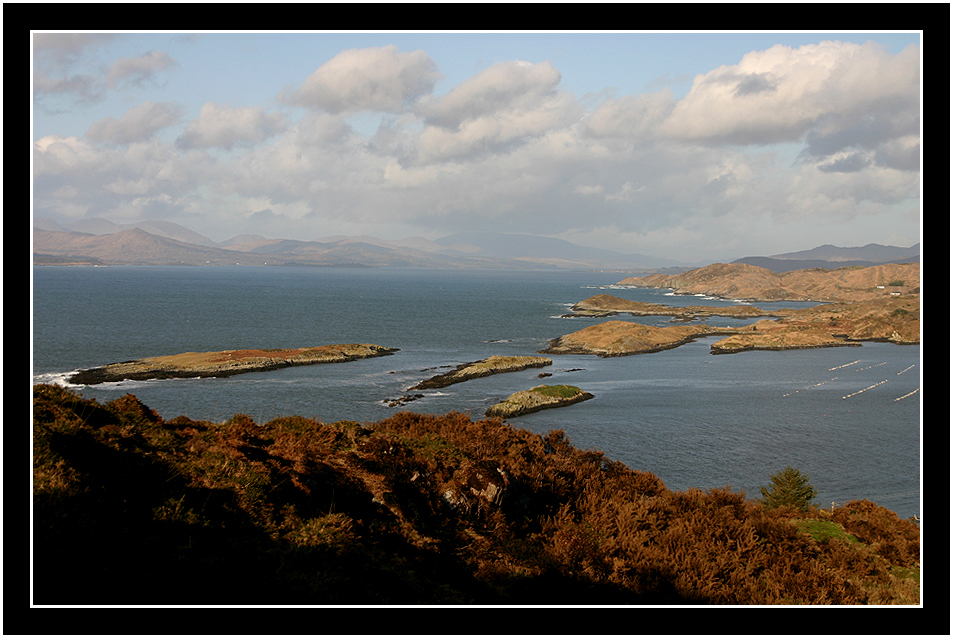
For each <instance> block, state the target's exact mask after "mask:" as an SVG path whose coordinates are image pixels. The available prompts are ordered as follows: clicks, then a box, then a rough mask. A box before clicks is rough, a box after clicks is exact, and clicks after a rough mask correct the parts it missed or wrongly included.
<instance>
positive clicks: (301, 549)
mask: <svg viewBox="0 0 953 638" xmlns="http://www.w3.org/2000/svg"><path fill="white" fill-rule="evenodd" d="M33 401H34V403H33V454H34V459H33V474H34V477H33V478H34V486H33V560H34V564H33V568H34V571H33V577H34V591H33V596H34V602H35V603H36V604H193V605H202V604H213V603H214V604H317V605H336V604H460V605H465V604H537V605H538V604H545V605H558V604H604V605H644V604H703V605H714V604H772V605H774V604H898V603H899V604H916V603H918V601H919V528H918V527H917V526H916V525H915V524H914V523H912V522H909V521H903V520H900V519H899V518H898V517H897V516H896V515H895V514H893V513H892V512H890V511H888V510H885V509H884V508H882V507H879V506H877V505H875V504H873V503H870V502H868V501H854V502H851V503H848V504H847V505H845V506H843V507H839V508H837V509H835V510H834V511H833V512H820V511H818V510H816V509H809V510H807V511H801V510H785V509H783V508H779V509H773V510H766V509H764V508H763V507H762V506H761V505H760V504H759V503H757V502H756V501H753V500H749V499H747V498H746V496H745V495H744V494H743V493H739V492H735V491H732V490H730V489H729V488H714V489H711V490H695V489H693V490H688V491H684V492H676V491H672V490H669V489H667V488H666V487H665V485H664V484H663V482H662V481H661V480H660V479H659V477H657V476H655V475H654V474H651V473H649V472H643V471H637V470H632V469H630V468H628V467H626V466H625V465H623V464H621V463H618V462H615V461H612V460H610V459H608V458H606V457H605V455H604V454H603V453H602V452H598V451H593V450H580V449H577V448H575V447H573V446H572V445H571V444H570V442H569V440H568V438H567V437H566V435H565V434H564V433H563V432H562V431H554V432H550V433H549V434H547V435H545V436H540V435H537V434H534V433H531V432H528V431H526V430H522V429H517V428H514V427H511V426H510V425H508V424H506V423H504V422H503V421H501V420H499V419H488V420H478V421H474V420H472V419H471V418H470V417H469V416H467V415H464V414H459V413H450V414H446V415H442V416H431V415H422V414H414V413H410V412H402V413H399V414H397V415H395V416H393V417H391V418H389V419H386V420H383V421H380V422H377V423H371V424H359V423H355V422H338V423H322V422H319V421H316V420H312V419H306V418H302V417H282V418H276V419H274V420H272V421H269V422H268V423H265V424H258V423H255V422H254V421H253V420H252V419H251V418H249V417H247V416H244V415H236V416H235V417H233V418H231V419H229V420H228V421H226V422H224V423H218V424H216V423H210V422H206V421H194V420H191V419H189V418H187V417H185V416H180V417H176V418H173V419H170V420H163V419H162V418H160V417H159V416H158V415H157V414H156V413H155V412H153V411H152V410H150V409H149V408H148V407H146V406H145V405H143V404H142V403H141V402H140V401H139V400H138V399H136V397H134V396H132V395H126V396H125V397H122V398H120V399H117V400H115V401H111V402H109V403H105V404H98V403H96V402H94V401H88V400H85V399H83V398H82V397H80V396H79V395H76V394H74V393H71V392H69V391H68V390H65V389H63V388H59V387H55V386H35V387H34V399H33ZM805 521H808V522H810V521H818V522H819V523H820V522H822V523H823V526H824V528H825V529H834V530H843V531H844V533H843V534H829V533H824V534H821V533H819V532H818V529H819V528H818V527H817V526H815V525H811V524H805Z"/></svg>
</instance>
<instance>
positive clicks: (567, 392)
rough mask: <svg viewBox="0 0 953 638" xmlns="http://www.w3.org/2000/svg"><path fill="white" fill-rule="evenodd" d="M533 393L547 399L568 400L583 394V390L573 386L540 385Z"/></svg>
mask: <svg viewBox="0 0 953 638" xmlns="http://www.w3.org/2000/svg"><path fill="white" fill-rule="evenodd" d="M533 392H536V393H538V394H542V395H543V396H547V397H559V398H560V399H568V398H570V397H574V396H576V395H577V394H579V393H580V392H582V390H580V389H579V388H577V387H576V386H573V385H540V386H536V387H535V388H533Z"/></svg>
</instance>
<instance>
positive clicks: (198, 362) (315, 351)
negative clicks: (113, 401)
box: [68, 343, 397, 385]
mask: <svg viewBox="0 0 953 638" xmlns="http://www.w3.org/2000/svg"><path fill="white" fill-rule="evenodd" d="M395 352H397V349H396V348H384V347H382V346H377V345H374V344H367V343H348V344H338V345H327V346H316V347H311V348H290V349H289V348H274V349H265V350H259V349H251V350H222V351H219V352H183V353H181V354H175V355H169V356H159V357H146V358H144V359H136V360H135V361H123V362H120V363H110V364H108V365H105V366H102V367H100V368H91V369H88V370H80V371H79V372H77V373H75V374H73V375H72V376H70V377H69V379H68V381H69V383H72V384H76V385H95V384H97V383H108V382H114V381H123V380H127V379H128V380H133V381H143V380H147V379H186V378H196V377H229V376H232V375H236V374H242V373H245V372H263V371H268V370H277V369H279V368H286V367H289V366H303V365H312V364H316V363H343V362H346V361H356V360H358V359H367V358H370V357H383V356H386V355H389V354H393V353H395Z"/></svg>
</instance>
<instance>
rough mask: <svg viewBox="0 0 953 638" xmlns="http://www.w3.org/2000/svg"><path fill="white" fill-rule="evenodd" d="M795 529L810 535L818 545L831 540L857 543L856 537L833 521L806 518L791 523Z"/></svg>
mask: <svg viewBox="0 0 953 638" xmlns="http://www.w3.org/2000/svg"><path fill="white" fill-rule="evenodd" d="M793 522H794V524H795V525H796V526H797V528H798V529H799V530H800V531H802V532H804V533H806V534H810V535H811V537H812V538H813V539H814V540H816V541H818V542H819V543H821V542H825V541H828V540H830V539H832V538H836V539H838V540H842V541H846V542H848V543H859V542H860V541H859V540H857V537H856V536H854V535H853V534H848V533H847V531H846V530H845V529H844V528H843V527H841V525H839V524H838V523H835V522H833V521H823V520H819V519H816V518H806V519H800V520H796V521H793Z"/></svg>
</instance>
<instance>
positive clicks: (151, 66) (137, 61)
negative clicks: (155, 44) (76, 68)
mask: <svg viewBox="0 0 953 638" xmlns="http://www.w3.org/2000/svg"><path fill="white" fill-rule="evenodd" d="M177 66H179V63H178V62H176V61H175V60H174V59H172V57H171V56H170V55H169V54H168V53H166V52H165V51H149V52H147V53H144V54H142V55H140V56H138V57H135V58H121V59H119V60H117V61H116V62H114V63H113V64H112V66H110V67H109V72H108V73H107V74H106V82H107V83H108V84H109V86H111V87H114V86H116V85H118V84H120V83H130V84H136V85H140V84H142V83H143V82H145V81H146V80H150V79H152V78H153V77H154V76H155V75H156V74H157V73H159V72H160V71H165V70H166V69H172V68H175V67H177Z"/></svg>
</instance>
